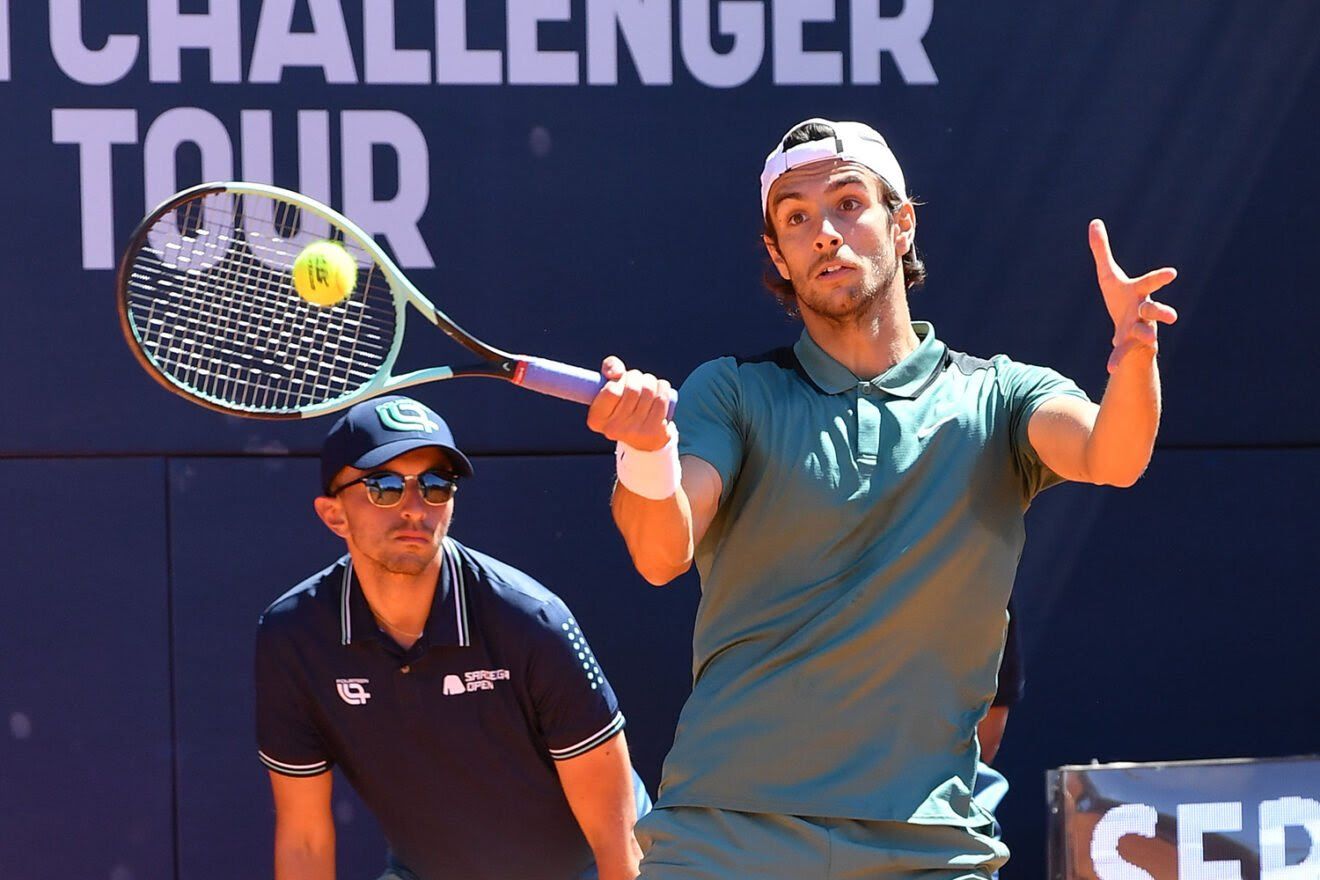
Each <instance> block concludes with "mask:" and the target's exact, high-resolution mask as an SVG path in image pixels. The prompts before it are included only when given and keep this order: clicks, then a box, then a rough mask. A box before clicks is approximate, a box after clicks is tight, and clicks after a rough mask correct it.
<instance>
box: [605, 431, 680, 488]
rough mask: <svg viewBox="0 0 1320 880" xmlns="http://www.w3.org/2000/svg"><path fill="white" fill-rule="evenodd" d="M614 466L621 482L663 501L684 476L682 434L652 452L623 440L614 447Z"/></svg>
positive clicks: (627, 486)
mask: <svg viewBox="0 0 1320 880" xmlns="http://www.w3.org/2000/svg"><path fill="white" fill-rule="evenodd" d="M614 469H615V471H616V472H617V473H618V475H619V482H620V483H622V484H623V486H624V488H626V489H627V490H628V491H629V492H632V493H633V494H634V495H641V496H642V497H643V498H650V499H651V500H652V501H663V500H664V499H666V498H672V497H673V496H674V493H675V492H677V491H678V486H679V481H680V479H681V478H682V476H683V472H682V469H681V468H680V467H679V464H678V438H677V437H670V438H669V442H668V443H666V444H665V445H664V446H661V447H660V448H659V449H656V450H654V451H652V452H644V451H642V450H641V449H634V448H633V447H631V446H629V445H628V444H627V443H624V442H623V441H622V440H620V441H619V442H618V444H616V445H615V447H614Z"/></svg>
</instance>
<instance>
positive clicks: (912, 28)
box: [851, 0, 939, 85]
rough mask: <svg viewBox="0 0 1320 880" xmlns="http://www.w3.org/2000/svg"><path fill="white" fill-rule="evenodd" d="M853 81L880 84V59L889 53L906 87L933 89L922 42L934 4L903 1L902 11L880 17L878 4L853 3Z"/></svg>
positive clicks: (929, 0)
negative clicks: (929, 87)
mask: <svg viewBox="0 0 1320 880" xmlns="http://www.w3.org/2000/svg"><path fill="white" fill-rule="evenodd" d="M851 10H852V47H851V48H852V81H853V82H854V83H856V84H857V85H875V84H877V83H879V82H880V56H881V55H883V54H884V53H886V52H888V53H889V55H890V56H891V57H892V58H893V59H894V63H895V64H896V65H898V73H899V75H900V76H902V77H903V82H905V83H908V84H909V85H935V84H936V83H938V82H939V78H938V77H937V76H935V68H934V67H931V64H930V56H928V55H927V54H926V47H925V46H924V45H923V44H922V40H924V39H925V38H926V31H928V30H930V20H931V18H932V17H934V15H935V0H903V11H902V12H900V13H899V14H898V15H895V16H893V17H887V16H881V15H880V0H852V6H851Z"/></svg>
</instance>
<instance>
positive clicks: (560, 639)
mask: <svg viewBox="0 0 1320 880" xmlns="http://www.w3.org/2000/svg"><path fill="white" fill-rule="evenodd" d="M536 622H537V624H538V625H537V627H536V631H535V633H534V635H533V639H534V644H533V646H532V650H531V666H530V670H529V673H528V675H529V681H530V682H531V697H532V703H533V705H534V706H535V708H536V716H537V724H538V726H539V728H540V731H541V736H542V737H543V738H544V740H545V744H546V748H547V750H548V751H549V753H550V757H551V758H553V759H554V760H556V761H564V760H567V759H569V758H576V757H577V756H578V755H582V754H585V753H587V752H589V751H591V750H592V749H594V748H595V747H596V746H598V745H600V744H602V743H604V742H605V741H607V740H609V739H610V738H612V737H613V736H614V735H615V734H616V733H618V732H619V731H620V730H623V725H624V718H623V713H622V712H620V711H619V701H618V699H616V698H615V696H614V690H613V688H611V687H610V683H609V682H608V681H607V680H606V679H605V673H604V672H602V671H601V668H600V663H599V662H598V661H597V660H596V655H595V654H594V653H592V650H591V647H590V646H589V645H588V644H587V639H586V636H585V635H583V633H582V628H581V627H580V626H578V622H577V620H575V619H574V618H573V615H572V614H571V613H570V612H569V610H568V607H567V606H565V605H564V603H563V602H561V601H558V600H555V601H553V602H547V603H545V604H544V605H543V606H542V608H541V611H540V613H539V614H538V615H537V621H536Z"/></svg>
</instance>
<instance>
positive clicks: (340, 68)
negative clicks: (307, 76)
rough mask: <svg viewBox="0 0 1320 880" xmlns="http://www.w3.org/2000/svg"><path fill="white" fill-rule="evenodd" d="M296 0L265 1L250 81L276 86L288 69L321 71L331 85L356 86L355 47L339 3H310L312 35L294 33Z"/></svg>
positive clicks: (326, 0) (319, 0)
mask: <svg viewBox="0 0 1320 880" xmlns="http://www.w3.org/2000/svg"><path fill="white" fill-rule="evenodd" d="M293 4H294V0H265V2H264V3H262V4H261V17H260V18H259V19H257V39H256V43H255V44H254V45H253V47H252V65H251V67H250V68H249V70H248V81H249V82H254V83H276V82H279V81H280V79H281V78H282V77H283V75H284V69H285V68H286V67H319V68H321V70H322V72H324V74H325V81H326V82H328V83H355V82H357V81H358V77H357V68H356V67H355V64H354V61H353V46H352V44H351V43H350V42H349V39H348V26H347V25H346V24H344V10H343V9H342V8H341V7H340V5H339V3H338V2H337V0H308V8H309V9H310V10H311V13H312V30H311V32H310V33H294V31H293Z"/></svg>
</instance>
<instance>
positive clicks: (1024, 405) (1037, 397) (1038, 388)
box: [995, 355, 1090, 499]
mask: <svg viewBox="0 0 1320 880" xmlns="http://www.w3.org/2000/svg"><path fill="white" fill-rule="evenodd" d="M995 366H996V368H997V375H998V381H999V387H1000V390H1001V392H1002V393H1003V395H1004V400H1005V405H1006V407H1007V410H1008V424H1009V431H1010V434H1009V442H1010V443H1011V444H1012V448H1013V460H1014V463H1015V465H1016V467H1017V470H1018V474H1019V476H1020V477H1021V479H1022V491H1023V493H1024V496H1025V497H1026V498H1028V499H1030V498H1032V497H1033V496H1035V495H1036V494H1037V493H1038V492H1041V491H1043V490H1045V489H1048V488H1049V487H1050V486H1053V485H1056V484H1058V483H1062V482H1063V477H1060V476H1059V475H1058V474H1056V473H1054V471H1052V470H1050V469H1049V468H1048V467H1046V466H1045V464H1044V463H1043V462H1042V461H1041V460H1040V456H1038V455H1037V454H1036V450H1035V448H1033V447H1032V445H1031V439H1030V438H1029V437H1028V435H1027V425H1028V424H1029V423H1030V422H1031V417H1032V416H1033V415H1034V414H1035V412H1036V410H1038V409H1040V407H1041V404H1043V403H1045V401H1047V400H1049V399H1051V398H1053V397H1062V396H1067V397H1076V398H1078V399H1080V400H1085V401H1090V398H1089V397H1087V396H1086V392H1085V391H1083V390H1082V389H1081V388H1079V387H1077V383H1076V382H1074V381H1073V380H1072V379H1069V378H1068V377H1067V376H1064V375H1063V374H1061V373H1058V372H1056V371H1054V370H1051V369H1050V368H1049V367H1038V366H1034V365H1032V364H1023V363H1019V362H1017V361H1014V360H1011V359H1009V358H1007V357H1005V356H1003V355H1000V356H999V357H996V358H995Z"/></svg>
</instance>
